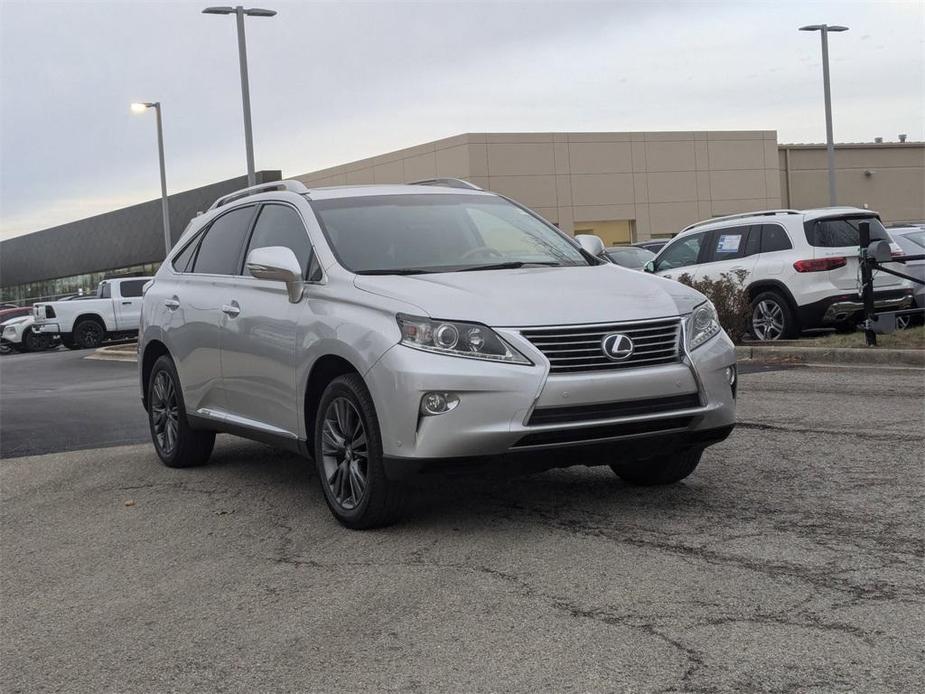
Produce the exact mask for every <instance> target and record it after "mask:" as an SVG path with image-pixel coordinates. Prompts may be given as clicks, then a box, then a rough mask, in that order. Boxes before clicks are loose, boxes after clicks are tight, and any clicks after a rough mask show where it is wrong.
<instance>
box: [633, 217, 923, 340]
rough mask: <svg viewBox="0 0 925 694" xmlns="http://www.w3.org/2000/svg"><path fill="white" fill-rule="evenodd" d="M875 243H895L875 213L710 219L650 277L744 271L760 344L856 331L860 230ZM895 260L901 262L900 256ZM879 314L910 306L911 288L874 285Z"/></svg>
mask: <svg viewBox="0 0 925 694" xmlns="http://www.w3.org/2000/svg"><path fill="white" fill-rule="evenodd" d="M860 222H869V223H870V234H871V239H872V240H886V241H889V236H888V235H887V232H886V230H885V229H884V228H883V225H882V224H881V223H880V219H879V217H878V216H877V214H876V213H875V212H871V211H869V210H863V209H858V208H854V207H828V208H822V209H814V210H802V211H801V210H768V211H764V212H749V213H746V214H737V215H730V216H728V217H719V218H716V219H709V220H706V221H703V222H698V223H697V224H692V225H691V226H689V227H687V228H686V229H684V230H683V231H682V232H681V233H680V234H678V235H677V236H676V237H675V238H674V239H672V241H671V243H669V244H668V245H667V246H666V247H665V248H663V249H662V251H661V252H660V253H659V254H658V257H656V258H655V260H653V261H652V262H651V263H650V264H649V265H648V266H647V269H648V270H649V271H651V272H654V273H655V274H657V275H660V276H662V277H668V278H671V279H677V278H678V277H680V276H681V275H682V274H687V275H690V276H691V277H692V278H693V279H695V280H696V279H700V278H705V277H711V278H714V279H716V278H717V277H718V276H719V275H721V274H723V273H730V272H734V271H742V272H744V275H745V286H746V289H747V291H748V294H749V297H750V299H751V304H752V318H751V331H752V334H753V335H754V337H755V338H756V339H758V340H779V339H782V338H792V337H796V336H797V335H798V334H799V333H800V331H801V330H805V329H807V328H817V327H823V326H834V327H836V328H839V329H843V330H853V329H854V328H855V326H856V324H857V322H858V321H859V319H860V316H861V313H862V309H863V304H862V303H861V299H860V295H859V293H858V251H859V247H860V240H859V236H858V224H859V223H860ZM894 252H895V253H896V254H899V252H900V251H899V248H898V247H895V249H894ZM874 290H875V291H874V299H875V304H876V307H877V308H878V309H880V310H884V311H886V310H898V309H902V308H908V307H909V306H910V305H911V304H912V288H911V286H910V283H909V282H907V281H905V280H901V279H899V278H897V277H894V276H892V275H888V274H886V273H879V274H878V275H877V276H876V277H875V279H874Z"/></svg>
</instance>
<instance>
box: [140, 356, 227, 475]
mask: <svg viewBox="0 0 925 694" xmlns="http://www.w3.org/2000/svg"><path fill="white" fill-rule="evenodd" d="M148 425H149V426H150V428H151V440H152V441H153V443H154V450H155V451H157V455H158V457H159V458H160V459H161V462H162V463H164V465H166V466H167V467H193V466H195V465H202V464H204V463H205V462H206V461H208V460H209V456H210V455H212V447H213V446H214V445H215V432H213V431H199V430H196V429H191V428H190V426H189V422H188V421H187V419H186V406H185V404H184V403H183V392H182V391H181V390H180V379H179V377H178V376H177V369H176V367H174V364H173V360H172V359H171V358H170V357H168V356H167V355H164V356H162V357H161V358H160V359H158V360H157V361H156V362H154V367H153V368H152V369H151V376H150V377H149V379H148Z"/></svg>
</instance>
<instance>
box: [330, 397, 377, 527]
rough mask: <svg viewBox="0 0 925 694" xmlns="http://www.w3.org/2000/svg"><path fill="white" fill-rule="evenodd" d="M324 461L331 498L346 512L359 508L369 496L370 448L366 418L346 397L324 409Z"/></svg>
mask: <svg viewBox="0 0 925 694" xmlns="http://www.w3.org/2000/svg"><path fill="white" fill-rule="evenodd" d="M321 460H322V463H323V465H324V477H325V483H326V484H327V485H328V490H329V491H330V493H331V496H333V497H334V499H335V501H337V504H338V505H339V506H341V507H342V508H344V509H347V510H350V509H354V508H356V507H357V506H358V505H359V504H360V502H361V501H362V500H363V496H364V494H365V493H366V486H367V474H368V470H369V448H368V445H367V440H366V429H365V427H364V426H363V419H362V417H360V413H359V411H358V410H357V408H356V407H355V406H354V404H353V403H352V402H350V401H349V400H348V399H347V398H342V397H339V398H335V399H334V400H332V401H331V403H330V404H329V405H328V408H327V410H325V413H324V423H323V424H322V433H321Z"/></svg>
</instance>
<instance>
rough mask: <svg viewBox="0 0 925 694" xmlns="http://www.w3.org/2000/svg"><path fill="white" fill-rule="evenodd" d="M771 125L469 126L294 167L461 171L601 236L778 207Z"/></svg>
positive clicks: (384, 172)
mask: <svg viewBox="0 0 925 694" xmlns="http://www.w3.org/2000/svg"><path fill="white" fill-rule="evenodd" d="M778 166H779V164H778V153H777V135H776V133H775V132H774V131H773V130H761V131H728V132H718V131H716V132H660V133H656V132H653V133H472V134H465V135H458V136H456V137H450V138H446V139H444V140H438V141H436V142H429V143H426V144H423V145H419V146H417V147H410V148H408V149H403V150H399V151H397V152H391V153H389V154H383V155H381V156H378V157H372V158H369V159H363V160H361V161H356V162H352V163H350V164H344V165H341V166H336V167H332V168H329V169H324V170H322V171H316V172H312V173H307V174H303V175H301V176H298V177H297V178H298V179H299V180H301V181H302V182H304V183H305V184H306V185H308V186H309V187H311V186H328V185H345V184H362V183H403V182H408V181H413V180H419V179H426V178H437V177H451V178H464V179H466V180H469V181H471V182H472V183H475V184H476V185H478V186H481V187H482V188H485V189H487V190H492V191H495V192H498V193H502V194H504V195H507V196H509V197H511V198H513V199H515V200H517V201H518V202H520V203H522V204H524V205H527V206H528V207H531V208H533V209H534V210H536V211H537V212H538V213H539V214H541V215H543V216H544V217H546V218H547V219H548V220H549V221H551V222H553V223H555V224H558V225H559V226H560V227H561V228H562V229H563V230H565V231H568V232H569V233H574V231H575V230H576V229H578V230H581V231H585V230H593V231H595V233H599V234H601V235H602V237H604V240H605V241H606V242H608V243H619V242H627V241H631V240H632V241H640V240H645V239H648V238H652V237H658V236H670V235H671V234H674V233H677V232H678V231H679V230H680V229H682V228H683V227H684V226H686V225H688V224H691V223H692V222H696V221H699V220H702V219H706V218H709V217H712V216H718V215H724V214H732V213H735V212H744V211H748V210H753V209H766V208H774V207H780V204H781V191H780V181H781V177H780V172H779V170H778Z"/></svg>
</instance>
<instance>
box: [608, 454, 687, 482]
mask: <svg viewBox="0 0 925 694" xmlns="http://www.w3.org/2000/svg"><path fill="white" fill-rule="evenodd" d="M702 455H703V449H702V448H695V449H692V450H687V451H678V452H677V453H674V454H671V455H661V456H655V457H654V458H647V459H646V460H634V461H632V462H629V463H618V464H615V465H611V466H610V469H611V470H613V471H614V473H616V475H617V477H619V478H620V479H622V480H624V481H625V482H629V483H630V484H636V485H639V486H642V487H652V486H656V485H664V484H674V483H675V482H680V481H681V480H683V479H684V478H685V477H687V476H688V475H690V474H691V473H692V472H693V471H694V469H695V468H696V467H697V465H698V464H699V463H700V457H701V456H702Z"/></svg>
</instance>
